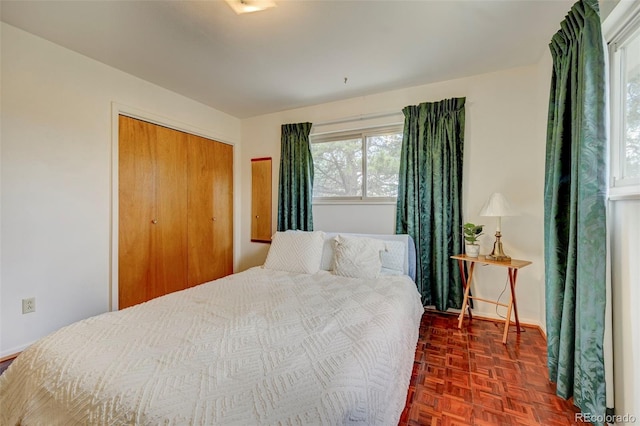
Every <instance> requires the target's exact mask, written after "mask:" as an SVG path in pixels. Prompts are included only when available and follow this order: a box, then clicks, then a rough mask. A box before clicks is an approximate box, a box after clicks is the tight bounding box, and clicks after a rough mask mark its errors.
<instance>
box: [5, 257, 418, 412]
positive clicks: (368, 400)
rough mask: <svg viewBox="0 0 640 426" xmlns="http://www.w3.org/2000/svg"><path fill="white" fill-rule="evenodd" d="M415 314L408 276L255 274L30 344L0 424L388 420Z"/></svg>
mask: <svg viewBox="0 0 640 426" xmlns="http://www.w3.org/2000/svg"><path fill="white" fill-rule="evenodd" d="M422 313H423V307H422V304H421V302H420V296H419V294H418V292H417V290H416V286H415V284H414V283H413V282H412V281H411V279H410V278H409V277H407V276H406V275H403V276H382V277H380V278H377V279H361V278H345V277H339V276H335V275H333V274H331V273H329V272H326V271H320V272H318V273H315V274H296V273H291V272H283V271H274V270H268V269H264V268H262V267H256V268H252V269H249V270H247V271H245V272H241V273H238V274H235V275H231V276H228V277H225V278H223V279H220V280H217V281H213V282H210V283H206V284H202V285H199V286H196V287H193V288H190V289H187V290H183V291H180V292H177V293H172V294H169V295H166V296H163V297H160V298H157V299H154V300H151V301H149V302H146V303H143V304H140V305H137V306H133V307H131V308H128V309H124V310H121V311H117V312H108V313H105V314H102V315H98V316H96V317H92V318H89V319H86V320H82V321H80V322H77V323H74V324H72V325H69V326H67V327H65V328H62V329H60V330H59V331H57V332H55V333H53V334H51V335H49V336H47V337H45V338H43V339H41V340H39V341H38V342H36V343H35V344H33V345H32V346H30V347H29V348H28V349H26V350H25V351H24V352H23V353H22V354H21V355H20V356H19V357H18V358H17V359H16V360H15V361H14V362H13V363H12V365H11V366H10V367H9V369H8V370H7V371H6V372H5V373H4V374H3V375H2V376H0V407H2V410H0V424H2V425H14V424H23V425H45V424H46V425H73V424H96V425H107V424H108V425H122V424H128V425H130V424H139V425H151V424H153V425H157V424H165V425H185V424H190V425H205V424H207V425H210V424H216V425H254V424H278V425H310V424H326V425H342V424H362V425H376V424H377V425H392V424H397V423H398V420H399V418H400V414H401V412H402V410H403V408H404V406H405V401H406V396H407V388H408V385H409V380H410V376H411V370H412V365H413V359H414V355H415V349H416V342H417V339H418V328H419V323H420V318H421V316H422Z"/></svg>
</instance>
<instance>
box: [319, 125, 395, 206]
mask: <svg viewBox="0 0 640 426" xmlns="http://www.w3.org/2000/svg"><path fill="white" fill-rule="evenodd" d="M401 147H402V127H401V126H394V127H391V128H384V129H372V130H366V131H359V132H348V133H334V134H327V135H318V136H312V137H311V154H312V155H313V168H314V179H313V198H314V200H327V201H328V200H335V201H338V200H341V201H393V200H395V197H396V196H397V195H398V172H399V170H400V149H401Z"/></svg>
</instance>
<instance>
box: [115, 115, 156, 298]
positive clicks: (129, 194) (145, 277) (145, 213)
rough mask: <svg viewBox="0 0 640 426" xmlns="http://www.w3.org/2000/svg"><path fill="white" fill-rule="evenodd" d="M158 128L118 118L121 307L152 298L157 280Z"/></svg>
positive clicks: (119, 286)
mask: <svg viewBox="0 0 640 426" xmlns="http://www.w3.org/2000/svg"><path fill="white" fill-rule="evenodd" d="M155 139H156V129H155V127H154V126H152V125H150V124H149V123H146V122H144V121H140V120H135V119H133V118H129V117H124V116H120V117H119V135H118V140H119V143H118V152H119V154H118V188H119V210H118V227H119V231H118V306H119V308H120V309H122V308H126V307H128V306H132V305H135V304H137V303H140V302H144V301H145V300H148V299H150V298H151V294H152V293H153V291H152V290H151V289H152V288H153V283H154V282H155V281H156V273H157V270H156V267H155V253H154V247H153V243H152V241H153V240H152V235H153V231H154V227H155V225H154V224H153V222H152V221H153V220H154V218H155V217H156V187H155V170H156V168H155V156H156V154H155V148H156V144H155Z"/></svg>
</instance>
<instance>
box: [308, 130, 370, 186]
mask: <svg viewBox="0 0 640 426" xmlns="http://www.w3.org/2000/svg"><path fill="white" fill-rule="evenodd" d="M311 155H313V167H314V177H313V196H314V197H360V196H362V140H361V139H348V140H341V141H331V142H320V143H312V144H311Z"/></svg>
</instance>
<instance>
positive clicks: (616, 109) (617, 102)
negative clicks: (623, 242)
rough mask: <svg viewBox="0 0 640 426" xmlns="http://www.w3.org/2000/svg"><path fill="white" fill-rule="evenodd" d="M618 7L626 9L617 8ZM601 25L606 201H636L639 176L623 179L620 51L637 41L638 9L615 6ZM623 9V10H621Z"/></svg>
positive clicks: (639, 33)
mask: <svg viewBox="0 0 640 426" xmlns="http://www.w3.org/2000/svg"><path fill="white" fill-rule="evenodd" d="M618 6H626V7H622V8H619V7H618ZM618 6H617V7H616V8H615V9H614V10H613V11H612V13H611V14H610V15H609V16H608V17H607V19H605V21H604V23H603V32H604V36H605V39H606V42H607V47H608V58H609V67H608V68H609V76H608V82H609V90H610V95H609V99H610V106H609V112H610V117H609V124H610V132H609V137H610V146H609V148H610V152H609V157H610V158H609V162H610V163H609V164H610V167H609V198H610V199H612V200H617V199H627V198H640V176H634V177H631V178H624V177H622V176H623V167H624V162H625V159H626V153H625V147H626V145H625V141H624V128H625V121H624V120H625V108H624V107H625V105H624V92H623V91H624V85H625V75H624V73H625V62H624V59H625V57H624V55H623V52H624V49H625V47H626V46H627V45H628V44H630V42H631V41H633V40H636V41H637V40H639V39H640V5H638V4H637V3H636V4H635V5H634V4H633V3H631V4H627V5H624V4H622V3H621V4H619V5H618ZM623 9H624V10H623Z"/></svg>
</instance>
